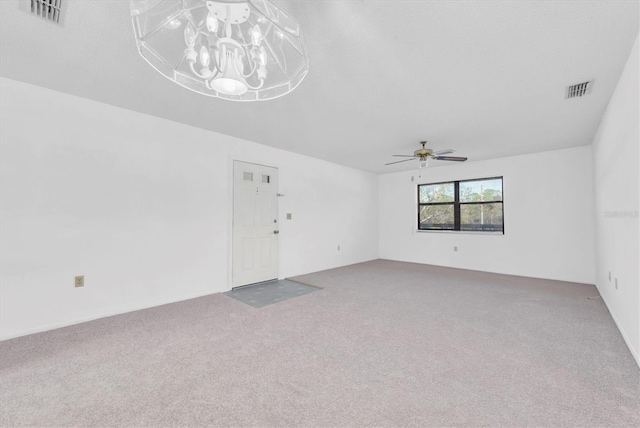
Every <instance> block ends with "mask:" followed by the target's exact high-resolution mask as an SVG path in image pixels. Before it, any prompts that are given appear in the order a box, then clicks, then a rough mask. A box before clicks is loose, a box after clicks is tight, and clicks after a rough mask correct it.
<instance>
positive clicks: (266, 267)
mask: <svg viewBox="0 0 640 428" xmlns="http://www.w3.org/2000/svg"><path fill="white" fill-rule="evenodd" d="M278 233H279V228H278V169H277V168H271V167H268V166H263V165H256V164H251V163H245V162H239V161H234V164H233V254H232V258H233V261H232V263H233V271H232V275H233V286H234V287H239V286H241V285H247V284H253V283H256V282H261V281H267V280H270V279H277V278H278Z"/></svg>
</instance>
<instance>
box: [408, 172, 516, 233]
mask: <svg viewBox="0 0 640 428" xmlns="http://www.w3.org/2000/svg"><path fill="white" fill-rule="evenodd" d="M497 179H500V183H501V188H502V200H500V201H476V202H460V183H466V182H469V181H483V180H497ZM437 184H453V185H454V190H453V197H454V200H453V202H431V203H429V202H427V203H422V202H420V187H422V186H433V185H437ZM417 191H418V217H417V220H418V230H419V231H420V230H423V231H432V232H433V231H438V232H469V233H493V234H496V233H502V234H503V235H504V176H502V175H501V176H496V177H483V178H469V179H466V180H450V181H439V182H437V183H423V184H418V187H417ZM496 203H500V208H501V214H502V230H501V231H499V230H467V229H465V230H461V219H460V218H461V215H460V207H461V206H462V205H483V204H496ZM437 205H449V206H450V205H453V229H442V228H436V227H422V226H421V224H420V209H421V207H423V206H437Z"/></svg>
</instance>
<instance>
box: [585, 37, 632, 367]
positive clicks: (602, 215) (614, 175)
mask: <svg viewBox="0 0 640 428" xmlns="http://www.w3.org/2000/svg"><path fill="white" fill-rule="evenodd" d="M638 73H639V69H638V39H637V38H636V42H635V44H634V45H633V49H632V50H631V55H630V56H629V59H628V61H627V64H626V66H625V68H624V70H623V72H622V75H621V76H620V80H619V82H618V86H617V87H616V90H615V92H614V94H613V96H612V97H611V101H610V102H609V106H608V107H607V110H606V113H605V114H604V116H603V118H602V122H601V123H600V127H599V128H598V132H597V133H596V136H595V138H594V140H593V160H594V175H595V235H596V248H597V250H596V281H595V283H596V286H597V287H598V290H599V291H600V294H601V295H602V298H603V299H604V301H605V303H606V304H607V307H608V308H609V312H611V315H612V317H613V319H614V320H615V322H616V324H617V325H618V328H619V329H620V332H621V333H622V335H623V337H624V338H625V340H626V342H627V345H628V346H629V349H631V352H632V353H633V355H634V357H635V359H636V361H637V362H638V364H639V365H640V357H639V352H640V318H639V315H638V313H639V312H640V292H639V291H638V290H639V287H640V285H639V284H638V283H639V280H640V275H639V272H638V269H639V265H640V263H639V260H640V254H639V252H638V241H639V240H640V234H639V223H640V220H639V218H638V199H639V192H640V185H639V181H640V176H639V174H638V167H639V166H640V158H639V156H640V154H639V151H638V144H639V140H640V136H639V133H638V122H639V115H640V113H639V109H638V103H639V102H640V101H639V98H638V90H639V89H638ZM609 272H611V281H609ZM616 278H617V279H618V288H617V289H616V287H615V280H616Z"/></svg>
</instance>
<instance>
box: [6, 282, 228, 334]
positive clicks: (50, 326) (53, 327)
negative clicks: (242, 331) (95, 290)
mask: <svg viewBox="0 0 640 428" xmlns="http://www.w3.org/2000/svg"><path fill="white" fill-rule="evenodd" d="M212 294H217V293H210V292H207V293H204V294H203V293H197V294H194V295H189V296H183V297H180V298H178V299H167V300H159V301H156V302H153V303H149V304H144V305H139V306H132V307H130V308H126V309H119V310H112V311H109V310H106V311H105V312H104V313H102V314H100V315H96V316H91V317H85V318H78V319H74V320H69V321H63V322H59V323H53V324H48V325H44V326H40V327H35V328H29V329H26V330H21V331H18V332H16V333H11V334H7V335H1V334H0V342H1V341H3V340H9V339H15V338H16V337H22V336H27V335H30V334H35V333H42V332H45V331H50V330H56V329H58V328H63V327H69V326H72V325H76V324H82V323H84V322H88V321H94V320H98V319H101V318H108V317H112V316H115V315H121V314H126V313H129V312H135V311H139V310H142V309H149V308H155V307H157V306H162V305H169V304H171V303H177V302H183V301H185V300H191V299H196V298H198V297H204V296H210V295H212Z"/></svg>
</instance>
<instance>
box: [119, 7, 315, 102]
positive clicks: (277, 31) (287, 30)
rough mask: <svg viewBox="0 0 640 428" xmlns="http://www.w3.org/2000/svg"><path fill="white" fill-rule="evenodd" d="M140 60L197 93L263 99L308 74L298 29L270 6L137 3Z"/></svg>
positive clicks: (133, 16) (134, 13)
mask: <svg viewBox="0 0 640 428" xmlns="http://www.w3.org/2000/svg"><path fill="white" fill-rule="evenodd" d="M131 19H132V21H133V28H134V33H135V37H136V42H137V45H138V52H140V55H142V57H143V58H144V59H145V60H146V61H147V62H148V63H149V64H150V65H151V66H152V67H153V68H155V69H156V70H158V71H159V72H160V73H161V74H162V75H164V76H165V77H167V78H169V79H170V80H172V81H174V82H176V83H177V84H179V85H181V86H184V87H185V88H187V89H191V90H192V91H195V92H198V93H201V94H205V95H208V96H211V97H217V98H225V99H229V100H235V101H262V100H269V99H273V98H277V97H280V96H282V95H285V94H288V93H289V92H291V91H292V90H294V89H295V88H296V87H297V86H298V85H299V84H300V82H301V81H302V79H304V77H305V76H306V74H307V72H308V70H309V60H308V58H307V55H306V52H305V48H304V45H303V43H302V34H301V32H300V27H299V25H298V23H297V22H296V21H295V19H293V18H292V17H291V16H289V15H288V14H287V13H286V12H284V11H283V10H282V9H280V8H278V7H277V6H275V5H274V4H273V3H271V2H270V1H268V0H215V1H214V0H132V1H131Z"/></svg>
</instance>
